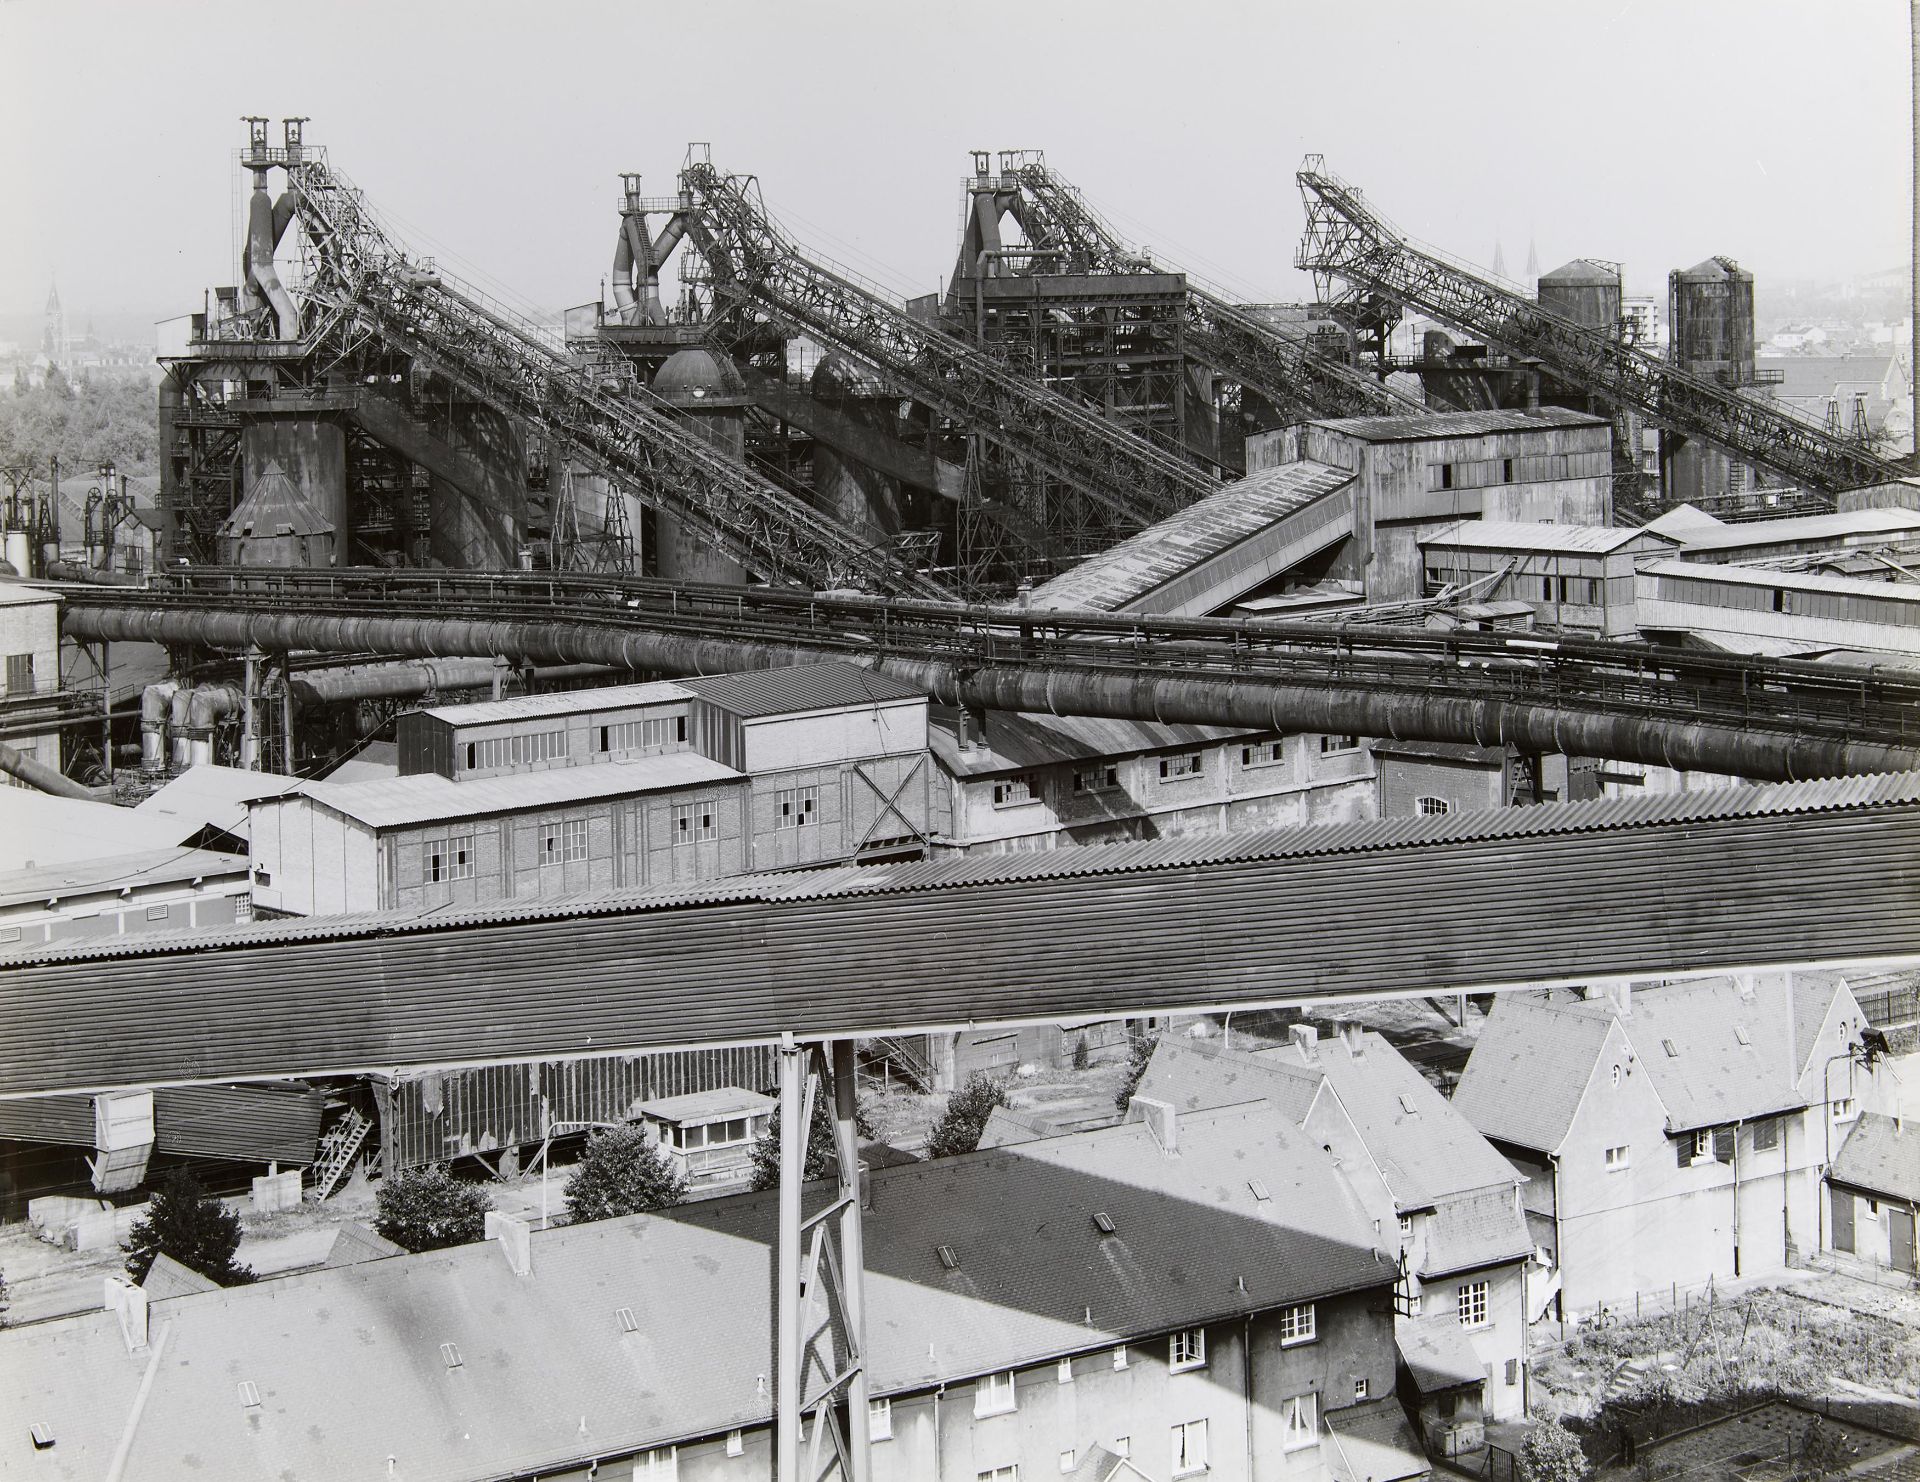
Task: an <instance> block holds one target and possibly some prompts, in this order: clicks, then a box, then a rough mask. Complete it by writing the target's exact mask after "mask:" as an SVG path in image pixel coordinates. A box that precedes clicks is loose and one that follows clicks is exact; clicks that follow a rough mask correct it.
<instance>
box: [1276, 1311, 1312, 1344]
mask: <svg viewBox="0 0 1920 1482" xmlns="http://www.w3.org/2000/svg"><path fill="white" fill-rule="evenodd" d="M1311 1342H1313V1303H1311V1302H1298V1303H1296V1304H1294V1305H1293V1306H1292V1307H1282V1308H1281V1309H1280V1344H1281V1346H1282V1347H1288V1346H1291V1345H1292V1344H1295V1343H1311Z"/></svg>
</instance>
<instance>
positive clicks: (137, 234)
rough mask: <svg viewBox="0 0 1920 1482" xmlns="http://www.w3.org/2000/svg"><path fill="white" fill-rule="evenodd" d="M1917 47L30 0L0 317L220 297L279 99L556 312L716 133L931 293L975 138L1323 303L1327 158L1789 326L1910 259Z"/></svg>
mask: <svg viewBox="0 0 1920 1482" xmlns="http://www.w3.org/2000/svg"><path fill="white" fill-rule="evenodd" d="M1907 26H1908V8H1907V6H1905V5H1903V4H1900V3H1898V0H1849V3H1846V4H1842V5H1826V4H1820V3H1816V0H1798V3H1760V0H1726V3H1690V0H1667V3H1653V0H1639V3H1632V4H1624V3H1613V4H1598V3H1582V4H1560V3H1547V0H1535V3H1519V0H1515V3H1511V4H1484V3H1462V0H1447V3H1433V0H1426V3H1418V4H1414V3H1349V4H1346V5H1328V4H1323V3H1317V4H1313V5H1310V6H1309V5H1299V6H1295V5H1292V4H1265V5H1256V4H1248V3H1240V4H1228V3H1219V0H1210V3H1196V0H1187V3H1179V4H1169V3H1165V0H1161V3H1155V4H1146V3H1139V0H1101V3H1088V4H1060V3H1055V0H1021V3H1018V4H1012V5H1007V4H999V5H991V4H990V5H966V6H960V5H951V4H948V5H938V6H936V5H926V4H918V3H913V0H896V3H881V0H872V3H867V0H830V3H820V0H789V3H774V0H742V3H734V4H724V3H721V4H700V3H697V0H673V3H668V4H660V3H652V0H627V3H619V4H566V3H556V0H548V3H533V4H528V3H521V4H514V5H506V4H492V3H486V0H461V3H457V4H456V3H408V0H384V3H361V0H342V3H331V4H329V3H312V4H306V5H299V6H291V5H282V4H274V3H268V0H253V3H250V4H244V5H243V4H228V3H224V0H175V3H154V0H147V3H126V4H104V3H93V0H0V161H3V162H4V168H0V182H4V185H5V220H6V230H5V231H4V232H0V311H13V312H18V311H22V310H35V311H37V309H38V308H39V305H40V303H41V302H42V300H43V298H44V296H45V293H46V284H47V281H48V278H49V275H50V274H52V273H54V272H55V271H56V270H57V272H58V274H59V281H60V286H61V292H62V295H63V297H64V298H65V299H66V301H67V304H68V306H69V310H70V311H80V312H84V311H87V310H92V311H93V312H96V313H108V312H139V313H142V314H151V315H152V316H154V317H158V316H161V315H166V314H170V313H184V312H186V311H188V310H190V309H192V308H195V307H198V305H199V301H200V294H201V290H202V288H203V287H205V286H206V285H208V284H212V283H217V282H225V281H228V277H229V264H230V261H231V258H232V248H231V244H230V240H229V238H230V209H231V208H230V200H231V195H232V188H233V187H232V184H231V177H232V176H233V174H234V170H233V166H232V163H231V157H232V152H233V150H234V149H235V148H236V147H237V146H238V144H239V143H240V142H241V139H242V126H241V125H240V123H239V122H238V120H239V117H240V115H242V114H245V113H265V114H270V115H272V116H273V117H274V118H275V119H276V120H277V119H278V118H279V117H280V116H282V115H285V114H306V115H309V116H311V119H312V122H311V123H310V124H308V126H307V137H308V139H309V141H310V142H317V143H324V144H325V145H327V146H328V147H329V149H330V151H331V155H332V159H333V162H334V164H335V165H336V166H337V167H338V168H340V169H341V170H343V171H345V172H346V173H347V174H349V175H350V176H351V177H352V178H353V179H354V180H355V181H356V182H357V183H358V184H359V185H361V186H363V187H364V188H365V189H366V190H367V191H368V192H369V194H370V195H371V197H372V198H373V200H374V201H375V203H376V204H377V205H379V206H380V208H381V209H382V210H383V211H384V212H386V213H387V214H388V215H389V216H390V217H393V218H396V219H397V220H399V221H400V222H401V223H402V224H404V225H405V226H407V227H409V228H411V229H414V230H415V231H417V233H418V234H419V238H420V245H421V246H422V247H423V248H426V249H428V250H432V249H435V248H438V249H440V250H442V251H443V252H445V251H447V250H451V252H453V253H457V254H458V255H459V257H460V258H461V259H464V260H465V263H466V264H471V265H474V266H476V267H478V268H479V269H480V270H481V272H482V273H483V274H484V275H485V276H487V277H489V278H491V279H493V280H497V281H499V282H502V283H505V284H508V285H511V286H512V288H513V289H514V290H515V291H516V293H517V295H518V296H519V297H520V298H522V299H523V300H526V301H528V302H531V303H536V304H539V305H542V306H545V307H550V308H551V307H559V306H562V305H565V304H570V303H578V302H582V301H585V300H587V299H590V298H592V297H594V296H595V294H596V292H597V288H598V284H599V280H600V278H601V276H602V275H603V274H605V273H606V271H607V268H608V263H609V260H610V258H611V255H612V248H613V243H614V234H615V224H616V216H615V200H616V196H617V192H618V180H617V175H618V172H619V171H621V170H623V169H638V170H640V171H642V172H643V173H644V174H645V175H646V176H647V182H646V185H647V190H648V192H649V194H652V193H654V192H656V191H657V192H660V193H665V192H667V191H668V190H670V189H671V182H672V174H673V171H674V170H675V169H676V168H677V167H678V165H679V162H680V159H681V156H682V153H683V151H684V148H685V145H686V142H687V141H688V140H690V139H701V140H709V141H711V142H712V144H713V148H714V158H715V161H716V162H717V163H719V164H721V165H723V166H725V167H727V168H730V169H734V170H739V171H752V172H755V173H757V174H758V175H759V176H760V177H761V179H762V182H763V185H764V188H765V190H766V193H767V197H768V200H769V202H770V204H772V205H773V207H774V208H775V210H776V212H778V213H779V214H781V215H782V217H783V218H784V219H785V220H786V221H787V222H788V224H789V225H790V226H791V227H792V229H793V230H794V232H795V234H796V235H797V236H798V237H800V239H801V240H802V241H812V242H814V243H816V244H817V245H819V246H820V247H821V248H822V249H824V250H825V251H827V252H828V253H830V254H832V255H834V256H836V257H840V258H842V259H845V260H848V261H849V262H850V263H851V264H852V265H853V266H856V267H862V268H867V269H869V270H870V271H871V270H872V267H871V265H872V264H878V265H879V266H880V267H881V268H884V269H885V270H886V272H887V274H888V278H889V280H890V281H892V282H895V283H897V284H898V285H899V286H901V287H904V288H910V289H911V290H913V291H917V292H925V291H928V290H931V289H932V288H934V287H935V286H936V285H937V284H938V283H939V282H940V280H941V278H942V277H943V275H944V274H945V273H946V272H947V270H948V269H949V267H950V266H951V261H952V256H953V252H954V247H955V243H956V240H957V236H956V234H957V229H958V217H959V209H960V197H959V181H960V179H961V177H962V175H963V174H964V173H965V172H966V170H967V168H968V160H967V154H966V151H967V150H968V149H969V148H972V147H985V148H992V149H1001V148H1011V147H1038V148H1044V149H1045V150H1046V151H1047V154H1048V159H1049V161H1050V162H1051V163H1052V164H1053V165H1054V166H1055V167H1056V168H1058V169H1059V170H1060V171H1061V172H1062V173H1064V174H1065V175H1066V176H1067V177H1068V178H1069V179H1071V180H1073V181H1074V182H1075V183H1076V184H1078V185H1079V186H1080V187H1081V188H1082V189H1083V190H1084V191H1085V192H1086V193H1087V195H1088V196H1089V197H1090V198H1091V199H1092V201H1093V202H1094V203H1095V204H1096V205H1098V206H1099V207H1100V208H1101V209H1102V210H1104V211H1105V212H1106V213H1107V214H1108V215H1109V216H1110V217H1112V218H1114V220H1115V222H1116V224H1117V225H1119V226H1120V227H1121V228H1122V229H1123V230H1125V231H1127V232H1129V233H1130V234H1131V235H1133V236H1134V237H1135V238H1136V240H1144V241H1145V242H1147V243H1148V244H1150V245H1152V246H1153V247H1154V248H1156V249H1157V251H1158V253H1159V255H1160V256H1161V258H1162V259H1163V260H1166V261H1168V262H1172V263H1176V264H1179V265H1181V266H1186V267H1189V268H1191V269H1193V270H1195V271H1197V272H1200V273H1202V274H1204V275H1205V276H1208V277H1212V278H1215V279H1217V280H1219V281H1222V282H1224V283H1226V284H1227V285H1228V286H1233V287H1244V288H1247V289H1252V290H1257V291H1258V292H1259V294H1260V295H1262V296H1267V297H1274V298H1300V297H1303V296H1305V294H1306V286H1305V282H1304V280H1303V279H1302V278H1301V276H1300V275H1298V274H1296V273H1295V272H1294V270H1293V267H1292V258H1293V251H1294V246H1295V243H1296V242H1297V240H1298V238H1299V234H1300V226H1301V207H1300V200H1299V194H1298V191H1297V189H1296V188H1295V186H1294V183H1293V171H1294V169H1295V168H1296V167H1297V165H1298V164H1299V161H1300V158H1301V156H1302V155H1303V154H1304V153H1305V152H1307V151H1309V150H1315V151H1319V152H1322V153H1324V154H1325V155H1326V158H1327V162H1328V164H1329V165H1330V166H1331V167H1332V168H1333V169H1335V170H1337V171H1338V172H1340V173H1341V174H1343V175H1345V176H1347V177H1348V178H1349V179H1350V180H1352V181H1354V182H1356V183H1358V184H1360V185H1362V186H1364V187H1365V188H1366V190H1367V193H1368V195H1369V197H1370V198H1371V199H1372V200H1373V201H1374V202H1375V203H1376V204H1377V205H1378V206H1379V207H1380V208H1381V209H1382V210H1383V211H1384V212H1386V214H1387V215H1388V216H1390V217H1391V218H1393V219H1395V220H1397V221H1398V222H1399V223H1400V224H1401V225H1403V226H1404V227H1406V228H1407V229H1408V230H1410V231H1412V232H1413V233H1415V234H1416V235H1418V236H1421V237H1425V238H1427V239H1429V240H1432V241H1435V242H1437V243H1439V244H1441V245H1443V246H1445V247H1447V248H1448V249H1450V250H1452V251H1455V252H1457V253H1460V254H1463V255H1466V256H1469V257H1471V258H1473V259H1475V260H1479V261H1485V260H1486V259H1488V258H1489V257H1490V256H1491V254H1492V250H1493V243H1494V239H1495V236H1496V233H1497V234H1498V235H1499V236H1500V238H1501V239H1502V240H1503V241H1504V242H1505V246H1506V254H1507V264H1508V267H1509V270H1510V272H1511V273H1512V274H1514V275H1515V276H1518V275H1519V274H1520V273H1521V272H1522V270H1523V269H1524V265H1525V262H1526V253H1527V242H1528V237H1529V235H1530V234H1531V235H1532V236H1533V237H1534V238H1535V239H1537V241H1538V244H1539V254H1540V263H1541V266H1542V267H1543V268H1547V267H1552V266H1554V265H1556V264H1558V263H1559V262H1562V261H1564V260H1565V259H1567V258H1569V257H1573V256H1577V255H1595V256H1601V257H1608V258H1614V259H1618V260H1622V261H1624V262H1625V264H1626V268H1627V287H1628V291H1629V292H1655V291H1659V292H1664V288H1665V275H1666V271H1667V269H1669V268H1671V267H1675V266H1681V265H1685V264H1689V263H1692V262H1695V261H1697V260H1698V259H1700V258H1702V257H1705V256H1707V255H1709V254H1713V253H1725V254H1729V255H1731V256H1734V257H1737V258H1739V259H1740V260H1741V261H1742V262H1743V263H1745V264H1746V265H1748V266H1750V267H1752V268H1753V269H1754V270H1755V272H1756V273H1757V274H1758V275H1759V277H1760V284H1759V288H1760V294H1761V300H1762V310H1763V312H1764V309H1765V296H1766V284H1767V279H1768V277H1769V276H1776V277H1780V276H1810V275H1828V276H1835V277H1839V276H1845V275H1849V274H1853V273H1858V272H1870V271H1876V270H1880V269H1885V268H1892V267H1895V266H1897V265H1899V264H1901V263H1904V262H1905V261H1906V260H1907V256H1908V243H1909V232H1910V216H1909V185H1910V180H1911V170H1910V154H1909V136H1908V127H1909V112H1908V106H1909V105H1908V98H1909V94H1908V64H1909V42H1908V29H1907ZM274 128H275V135H276V137H277V135H278V124H277V122H276V124H275V126H274ZM277 180H278V177H276V187H275V188H276V189H278V185H277ZM449 261H450V263H452V265H453V266H454V267H455V269H456V270H459V269H460V268H461V267H462V266H463V264H461V263H458V262H453V261H452V259H451V258H449Z"/></svg>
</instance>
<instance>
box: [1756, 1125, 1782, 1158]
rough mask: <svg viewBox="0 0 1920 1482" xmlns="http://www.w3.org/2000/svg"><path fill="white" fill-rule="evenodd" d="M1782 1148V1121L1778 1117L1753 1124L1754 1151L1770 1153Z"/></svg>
mask: <svg viewBox="0 0 1920 1482" xmlns="http://www.w3.org/2000/svg"><path fill="white" fill-rule="evenodd" d="M1779 1146H1780V1121H1779V1118H1777V1117H1768V1118H1766V1119H1765V1120H1764V1121H1759V1122H1755V1123H1754V1124H1753V1150H1754V1151H1755V1152H1756V1153H1770V1152H1772V1151H1773V1150H1774V1149H1775V1148H1777V1147H1779Z"/></svg>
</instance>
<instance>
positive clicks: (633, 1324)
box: [613, 1307, 640, 1333]
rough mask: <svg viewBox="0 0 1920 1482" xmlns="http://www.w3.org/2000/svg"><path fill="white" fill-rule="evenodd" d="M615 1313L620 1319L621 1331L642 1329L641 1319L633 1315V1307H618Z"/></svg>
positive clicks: (633, 1331) (631, 1331) (635, 1331)
mask: <svg viewBox="0 0 1920 1482" xmlns="http://www.w3.org/2000/svg"><path fill="white" fill-rule="evenodd" d="M613 1315H614V1316H615V1317H617V1318H619V1319H620V1331H621V1332H623V1333H637V1332H639V1331H640V1320H639V1319H638V1318H636V1317H635V1316H634V1315H633V1309H632V1308H631V1307H616V1308H615V1309H614V1311H613Z"/></svg>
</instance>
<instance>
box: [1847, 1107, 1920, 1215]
mask: <svg viewBox="0 0 1920 1482" xmlns="http://www.w3.org/2000/svg"><path fill="white" fill-rule="evenodd" d="M1827 1177H1828V1178H1829V1179H1831V1180H1832V1181H1833V1182H1834V1183H1837V1184H1846V1185H1848V1186H1849V1187H1851V1188H1855V1189H1865V1190H1866V1191H1867V1192H1868V1193H1870V1194H1878V1195H1880V1196H1881V1198H1883V1199H1888V1200H1895V1199H1904V1200H1906V1201H1907V1202H1908V1203H1910V1204H1915V1203H1920V1124H1916V1123H1915V1122H1914V1121H1913V1119H1912V1118H1908V1119H1906V1120H1905V1121H1904V1122H1899V1121H1895V1120H1894V1118H1892V1117H1885V1116H1881V1115H1880V1114H1879V1113H1878V1112H1862V1113H1861V1114H1860V1116H1859V1119H1858V1120H1856V1121H1855V1122H1854V1124H1853V1131H1851V1132H1849V1133H1848V1134H1847V1140H1846V1141H1845V1142H1844V1143H1842V1144H1841V1145H1840V1151H1839V1152H1838V1153H1836V1154H1834V1158H1833V1168H1832V1169H1831V1171H1829V1173H1828V1174H1827Z"/></svg>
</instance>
